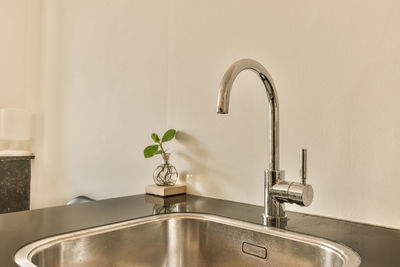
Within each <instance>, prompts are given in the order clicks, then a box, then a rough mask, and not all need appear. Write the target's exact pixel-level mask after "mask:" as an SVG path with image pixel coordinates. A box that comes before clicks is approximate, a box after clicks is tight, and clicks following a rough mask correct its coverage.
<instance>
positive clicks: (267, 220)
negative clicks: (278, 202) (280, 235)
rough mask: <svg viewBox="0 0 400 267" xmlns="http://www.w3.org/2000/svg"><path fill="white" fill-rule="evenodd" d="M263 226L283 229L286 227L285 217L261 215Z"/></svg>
mask: <svg viewBox="0 0 400 267" xmlns="http://www.w3.org/2000/svg"><path fill="white" fill-rule="evenodd" d="M263 224H264V225H265V226H273V227H279V228H284V227H285V226H286V225H287V216H286V215H285V217H273V216H268V215H267V216H266V215H265V214H263Z"/></svg>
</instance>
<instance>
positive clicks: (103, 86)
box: [32, 0, 167, 208]
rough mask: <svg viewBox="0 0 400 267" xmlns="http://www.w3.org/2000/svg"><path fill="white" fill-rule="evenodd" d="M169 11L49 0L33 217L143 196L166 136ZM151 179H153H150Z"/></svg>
mask: <svg viewBox="0 0 400 267" xmlns="http://www.w3.org/2000/svg"><path fill="white" fill-rule="evenodd" d="M166 10H167V5H166V3H165V4H163V3H160V2H159V1H126V0H118V1H116V0H114V1H109V0H86V1H81V0H57V1H54V0H45V1H43V7H42V19H43V21H42V38H41V40H42V45H41V59H42V62H41V69H42V73H41V92H40V94H39V96H40V99H39V106H40V110H39V112H38V120H37V127H38V128H39V129H40V130H39V131H38V133H37V137H38V140H37V145H36V151H35V154H36V159H35V161H34V168H33V171H34V172H33V177H32V208H38V207H47V206H54V205H60V204H65V203H66V202H67V201H68V200H70V199H72V198H73V197H75V196H78V195H80V194H85V195H88V196H90V197H93V198H95V199H104V198H110V197H117V196H123V195H132V194H138V193H142V192H143V191H144V187H145V185H146V184H150V183H151V182H152V169H153V168H154V166H155V165H156V164H157V163H159V161H157V159H152V160H148V159H144V158H143V148H144V147H145V146H146V145H148V144H150V143H151V139H150V133H151V132H152V131H162V130H165V126H166V100H165V99H166V95H167V89H166V88H167V23H166V22H167V12H166ZM149 170H150V172H149Z"/></svg>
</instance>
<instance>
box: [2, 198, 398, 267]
mask: <svg viewBox="0 0 400 267" xmlns="http://www.w3.org/2000/svg"><path fill="white" fill-rule="evenodd" d="M175 200H176V201H175ZM159 205H160V204H159V203H158V201H157V200H154V199H149V198H148V197H147V198H146V196H145V195H135V196H129V197H121V198H114V199H107V200H100V201H93V202H88V203H82V204H76V205H70V206H60V207H54V208H46V209H38V210H30V211H22V212H14V213H8V214H2V215H0V236H1V241H0V266H2V267H8V266H13V267H15V266H17V265H16V264H15V263H14V260H13V257H14V254H15V252H16V251H17V250H18V249H19V248H21V247H22V246H24V245H26V244H28V243H31V242H32V241H35V240H38V239H42V238H45V237H49V236H53V235H58V234H62V233H67V232H73V231H76V230H82V229H87V228H91V227H95V226H101V225H106V224H110V223H115V222H121V221H127V220H131V219H135V218H140V217H147V216H152V215H153V214H156V213H157V211H159V210H158V209H157V207H158V206H159ZM172 205H176V207H175V208H169V209H163V210H162V211H161V212H162V213H172V212H180V213H185V212H189V213H207V214H215V215H218V216H223V217H228V218H232V219H238V220H242V221H247V222H251V223H256V224H261V222H262V217H261V214H262V212H263V207H261V206H255V205H248V204H243V203H238V202H232V201H226V200H220V199H213V198H206V197H200V196H193V195H186V199H185V198H181V199H170V202H168V206H169V207H172ZM288 218H289V221H288V224H287V226H286V227H285V228H286V230H289V231H294V232H299V233H304V234H310V235H313V236H318V237H322V238H327V239H330V240H333V241H335V242H339V243H342V244H345V245H347V246H350V247H351V248H352V249H354V250H355V251H356V252H357V253H358V254H359V255H360V256H361V261H362V262H361V266H362V267H383V266H385V267H398V266H400V264H399V263H400V253H399V252H400V230H396V229H390V228H384V227H377V226H372V225H367V224H361V223H353V222H348V221H342V220H336V219H332V218H326V217H319V216H313V215H306V214H302V213H295V212H288Z"/></svg>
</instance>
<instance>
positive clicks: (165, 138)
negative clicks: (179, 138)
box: [162, 129, 176, 142]
mask: <svg viewBox="0 0 400 267" xmlns="http://www.w3.org/2000/svg"><path fill="white" fill-rule="evenodd" d="M175 134H176V130H175V129H169V130H168V131H166V132H165V134H164V135H163V137H162V142H167V141H169V140H171V139H172V138H174V137H175Z"/></svg>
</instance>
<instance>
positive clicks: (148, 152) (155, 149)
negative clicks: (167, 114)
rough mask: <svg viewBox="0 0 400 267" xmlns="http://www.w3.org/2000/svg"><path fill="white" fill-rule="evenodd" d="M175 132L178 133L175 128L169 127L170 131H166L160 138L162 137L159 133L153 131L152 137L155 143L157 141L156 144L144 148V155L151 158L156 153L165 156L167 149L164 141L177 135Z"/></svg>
mask: <svg viewBox="0 0 400 267" xmlns="http://www.w3.org/2000/svg"><path fill="white" fill-rule="evenodd" d="M175 134H176V130H175V129H169V130H168V131H166V132H165V133H164V135H163V136H162V138H161V139H160V137H158V135H157V134H155V133H152V134H151V139H153V141H154V143H156V145H151V146H147V147H146V148H145V149H144V157H145V158H151V157H153V156H154V155H157V154H161V155H162V156H163V158H164V157H165V153H166V151H165V150H164V147H163V143H165V142H168V141H170V140H172V139H173V138H174V137H175Z"/></svg>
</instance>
